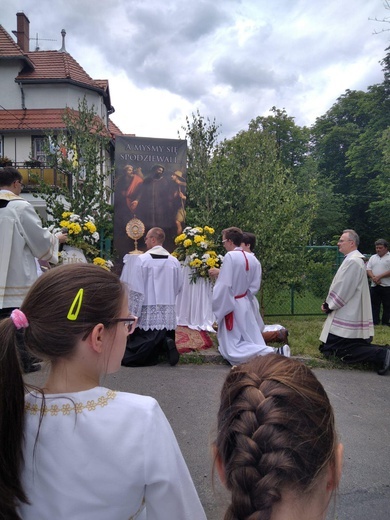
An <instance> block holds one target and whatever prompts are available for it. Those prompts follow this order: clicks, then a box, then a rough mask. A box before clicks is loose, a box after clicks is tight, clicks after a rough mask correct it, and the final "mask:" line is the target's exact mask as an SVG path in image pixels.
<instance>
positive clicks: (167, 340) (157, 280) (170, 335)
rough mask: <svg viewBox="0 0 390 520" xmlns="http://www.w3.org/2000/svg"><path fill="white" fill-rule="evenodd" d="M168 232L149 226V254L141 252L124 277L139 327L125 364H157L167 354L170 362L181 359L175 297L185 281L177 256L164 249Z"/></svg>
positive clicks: (131, 307) (130, 303) (129, 344)
mask: <svg viewBox="0 0 390 520" xmlns="http://www.w3.org/2000/svg"><path fill="white" fill-rule="evenodd" d="M164 240H165V233H164V231H163V230H162V229H161V228H158V227H154V228H152V229H150V230H149V231H148V232H147V234H146V237H145V244H146V247H147V251H146V253H143V254H142V255H139V256H138V258H137V259H136V261H135V262H134V264H132V267H131V270H126V271H125V269H124V270H123V271H122V276H121V279H122V281H124V282H126V283H127V285H128V288H129V312H130V313H131V314H134V316H137V318H138V327H137V328H136V329H135V331H134V334H132V335H131V336H130V338H129V340H128V342H127V346H126V352H125V355H124V357H123V360H122V365H124V366H145V365H155V364H156V363H157V362H158V360H159V356H160V355H161V354H162V355H165V356H167V358H168V361H169V363H170V365H172V366H174V365H176V364H177V362H178V361H179V352H178V350H177V348H176V343H175V329H176V325H177V319H176V297H177V295H178V294H179V291H180V290H181V287H182V284H183V275H182V269H181V265H180V263H179V261H178V260H177V258H175V257H173V256H172V255H171V254H170V253H169V252H168V251H167V250H166V249H164V248H163V243H164Z"/></svg>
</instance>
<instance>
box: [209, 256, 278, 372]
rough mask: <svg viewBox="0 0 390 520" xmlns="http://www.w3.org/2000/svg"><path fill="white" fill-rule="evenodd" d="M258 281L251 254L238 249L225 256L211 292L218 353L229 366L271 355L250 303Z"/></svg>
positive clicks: (255, 263) (258, 268) (255, 266)
mask: <svg viewBox="0 0 390 520" xmlns="http://www.w3.org/2000/svg"><path fill="white" fill-rule="evenodd" d="M247 262H248V264H247ZM247 266H248V269H246V267H247ZM260 280H261V268H260V263H259V261H258V260H257V258H255V256H254V255H252V254H250V253H245V252H244V251H243V250H242V249H241V248H236V249H235V250H234V251H230V252H228V253H227V254H226V255H225V257H224V260H223V264H222V267H221V270H220V273H219V276H218V278H217V281H216V283H215V286H214V290H213V311H214V314H215V316H216V318H217V322H218V343H219V351H220V353H221V355H222V356H223V357H224V358H225V359H227V360H228V361H229V363H231V364H239V363H244V362H246V361H248V360H249V359H251V358H253V357H255V356H261V355H265V354H271V353H274V349H273V348H271V347H267V346H266V344H265V342H264V339H263V336H262V334H261V330H260V325H259V320H258V317H257V316H256V313H255V312H256V311H255V309H256V306H255V305H254V303H253V299H254V298H255V294H256V293H257V291H258V290H259V288H260ZM230 312H233V329H232V330H228V329H227V327H226V323H225V316H226V315H228V314H229V313H230Z"/></svg>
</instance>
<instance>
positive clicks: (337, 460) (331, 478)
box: [326, 443, 344, 491]
mask: <svg viewBox="0 0 390 520" xmlns="http://www.w3.org/2000/svg"><path fill="white" fill-rule="evenodd" d="M343 458H344V446H343V445H342V444H341V443H339V444H338V445H337V446H336V450H335V454H334V462H333V463H332V464H330V465H329V470H328V478H327V483H326V488H327V490H329V491H331V490H334V489H337V488H338V486H339V484H340V480H341V473H342V470H343Z"/></svg>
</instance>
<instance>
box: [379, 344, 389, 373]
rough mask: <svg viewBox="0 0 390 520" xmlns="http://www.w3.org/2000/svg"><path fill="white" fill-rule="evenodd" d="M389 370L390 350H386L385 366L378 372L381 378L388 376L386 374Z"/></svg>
mask: <svg viewBox="0 0 390 520" xmlns="http://www.w3.org/2000/svg"><path fill="white" fill-rule="evenodd" d="M389 368H390V350H389V349H387V350H386V357H385V360H384V362H383V366H382V368H380V369H379V370H378V374H379V375H380V376H384V375H385V374H386V372H387V371H388V370H389Z"/></svg>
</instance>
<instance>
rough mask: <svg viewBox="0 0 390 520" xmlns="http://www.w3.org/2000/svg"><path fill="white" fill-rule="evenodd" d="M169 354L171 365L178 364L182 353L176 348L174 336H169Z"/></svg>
mask: <svg viewBox="0 0 390 520" xmlns="http://www.w3.org/2000/svg"><path fill="white" fill-rule="evenodd" d="M167 355H168V361H169V364H170V365H171V367H174V366H175V365H177V363H178V361H179V358H180V354H179V351H178V350H177V348H176V344H175V342H174V341H173V339H172V338H167Z"/></svg>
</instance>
